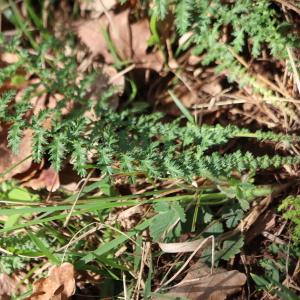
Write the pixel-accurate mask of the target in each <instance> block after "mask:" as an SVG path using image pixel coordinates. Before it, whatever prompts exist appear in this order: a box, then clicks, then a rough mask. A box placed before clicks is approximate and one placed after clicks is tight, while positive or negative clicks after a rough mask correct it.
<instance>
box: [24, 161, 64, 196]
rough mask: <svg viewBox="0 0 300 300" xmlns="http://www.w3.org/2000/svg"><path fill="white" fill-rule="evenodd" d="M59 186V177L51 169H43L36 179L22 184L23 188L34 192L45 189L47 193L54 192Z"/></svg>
mask: <svg viewBox="0 0 300 300" xmlns="http://www.w3.org/2000/svg"><path fill="white" fill-rule="evenodd" d="M59 185H60V183H59V176H58V174H57V172H55V171H54V169H53V168H52V167H50V168H48V169H43V170H42V171H41V173H40V174H39V175H38V177H37V178H32V179H30V180H29V181H27V182H25V183H24V184H23V186H25V187H30V188H32V189H34V190H40V189H44V188H46V189H47V191H49V192H55V191H56V190H57V189H58V188H59Z"/></svg>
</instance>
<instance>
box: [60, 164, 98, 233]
mask: <svg viewBox="0 0 300 300" xmlns="http://www.w3.org/2000/svg"><path fill="white" fill-rule="evenodd" d="M93 172H94V169H93V170H91V171H90V173H89V174H88V176H87V177H86V178H85V179H84V182H83V184H82V186H81V188H80V190H79V192H78V193H77V196H76V199H75V200H74V202H73V205H72V207H71V210H70V212H69V214H68V216H67V218H66V221H65V223H64V225H63V227H66V226H67V225H68V223H69V220H70V218H71V216H72V213H73V211H74V208H75V206H76V203H77V201H78V199H79V197H80V195H81V193H82V191H83V189H84V188H85V186H86V185H87V183H88V181H89V179H90V177H91V176H92V174H93Z"/></svg>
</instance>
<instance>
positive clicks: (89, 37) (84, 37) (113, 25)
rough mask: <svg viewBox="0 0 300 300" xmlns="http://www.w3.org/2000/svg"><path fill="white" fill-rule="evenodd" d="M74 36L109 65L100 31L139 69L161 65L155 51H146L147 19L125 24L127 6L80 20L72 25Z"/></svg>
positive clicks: (160, 58)
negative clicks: (115, 11) (104, 32)
mask: <svg viewBox="0 0 300 300" xmlns="http://www.w3.org/2000/svg"><path fill="white" fill-rule="evenodd" d="M75 28H76V31H77V35H78V37H79V38H80V39H81V41H82V43H83V44H85V45H86V46H87V47H88V49H89V50H90V52H91V53H92V55H93V56H97V55H101V56H102V57H103V59H104V62H105V63H107V64H112V63H113V62H114V60H113V57H112V55H111V53H110V51H109V49H108V46H107V42H106V41H105V38H104V35H103V30H107V31H108V32H109V35H110V38H111V40H112V42H113V45H114V47H115V49H116V51H117V52H118V54H119V56H120V57H121V59H123V60H132V62H133V63H135V64H136V66H137V67H139V68H150V69H153V70H155V71H157V72H159V71H161V69H162V66H163V57H162V55H161V54H160V53H159V52H152V53H147V48H148V40H149V38H150V36H151V32H150V26H149V22H148V20H147V19H143V20H140V21H138V22H136V23H132V24H130V23H129V9H127V10H124V11H123V12H121V13H119V14H114V13H112V12H108V13H107V15H103V16H101V17H100V18H99V19H96V20H89V21H81V22H79V23H77V24H75Z"/></svg>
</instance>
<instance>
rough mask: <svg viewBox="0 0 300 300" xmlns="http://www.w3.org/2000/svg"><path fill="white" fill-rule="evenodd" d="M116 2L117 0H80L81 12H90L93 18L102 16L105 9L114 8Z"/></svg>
mask: <svg viewBox="0 0 300 300" xmlns="http://www.w3.org/2000/svg"><path fill="white" fill-rule="evenodd" d="M116 4H117V1H116V0H79V7H80V10H81V12H84V11H88V12H90V17H91V18H92V19H94V18H98V17H100V16H101V15H102V14H103V13H104V11H105V10H106V11H108V10H110V9H112V8H113V7H114V6H115V5H116Z"/></svg>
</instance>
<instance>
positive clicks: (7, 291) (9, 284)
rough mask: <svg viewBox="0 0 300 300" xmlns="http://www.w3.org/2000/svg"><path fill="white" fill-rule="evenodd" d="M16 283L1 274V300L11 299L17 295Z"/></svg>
mask: <svg viewBox="0 0 300 300" xmlns="http://www.w3.org/2000/svg"><path fill="white" fill-rule="evenodd" d="M16 284H17V283H16V281H15V280H14V279H12V278H11V277H9V276H8V275H7V274H5V273H4V274H0V300H9V299H11V297H10V296H12V295H13V294H14V293H16Z"/></svg>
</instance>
